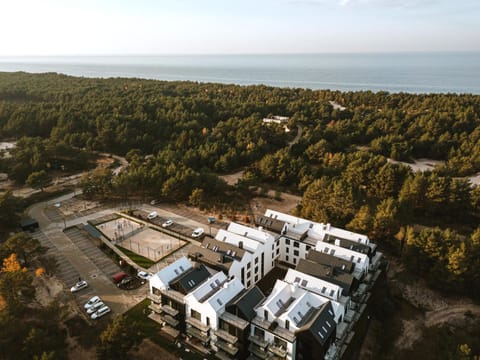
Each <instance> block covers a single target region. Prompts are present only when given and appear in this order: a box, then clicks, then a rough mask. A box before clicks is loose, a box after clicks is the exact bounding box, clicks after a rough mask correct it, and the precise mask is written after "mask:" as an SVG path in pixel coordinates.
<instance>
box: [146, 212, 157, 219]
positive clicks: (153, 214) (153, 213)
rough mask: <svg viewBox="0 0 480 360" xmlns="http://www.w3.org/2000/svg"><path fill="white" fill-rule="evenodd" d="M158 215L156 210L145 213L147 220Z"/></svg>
mask: <svg viewBox="0 0 480 360" xmlns="http://www.w3.org/2000/svg"><path fill="white" fill-rule="evenodd" d="M157 216H158V213H157V212H156V211H152V212H151V213H150V214H148V215H147V219H148V220H153V219H155V218H156V217H157Z"/></svg>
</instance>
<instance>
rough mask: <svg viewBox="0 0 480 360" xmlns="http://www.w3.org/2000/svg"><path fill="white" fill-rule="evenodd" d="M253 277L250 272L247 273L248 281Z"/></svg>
mask: <svg viewBox="0 0 480 360" xmlns="http://www.w3.org/2000/svg"><path fill="white" fill-rule="evenodd" d="M251 276H252V273H251V272H250V271H249V272H247V279H250V277H251Z"/></svg>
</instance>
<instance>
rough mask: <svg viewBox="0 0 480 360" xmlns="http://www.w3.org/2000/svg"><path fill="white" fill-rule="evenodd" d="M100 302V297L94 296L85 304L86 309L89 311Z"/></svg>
mask: <svg viewBox="0 0 480 360" xmlns="http://www.w3.org/2000/svg"><path fill="white" fill-rule="evenodd" d="M98 302H100V297H99V296H94V297H92V298H91V299H90V300H88V301H87V303H86V304H85V309H89V308H91V307H92V306H93V305H95V304H96V303H98Z"/></svg>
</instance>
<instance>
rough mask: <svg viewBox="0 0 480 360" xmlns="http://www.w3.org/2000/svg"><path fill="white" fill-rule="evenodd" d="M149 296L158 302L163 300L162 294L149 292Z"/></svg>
mask: <svg viewBox="0 0 480 360" xmlns="http://www.w3.org/2000/svg"><path fill="white" fill-rule="evenodd" d="M148 298H149V299H150V300H152V301H154V302H156V303H161V302H162V296H161V295H157V294H153V293H148Z"/></svg>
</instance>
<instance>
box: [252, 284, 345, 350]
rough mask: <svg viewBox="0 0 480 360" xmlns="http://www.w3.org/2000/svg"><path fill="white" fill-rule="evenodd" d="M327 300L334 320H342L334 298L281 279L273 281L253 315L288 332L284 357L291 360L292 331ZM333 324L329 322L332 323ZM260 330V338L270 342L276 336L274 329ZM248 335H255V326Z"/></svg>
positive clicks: (293, 336) (343, 314)
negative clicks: (273, 283)
mask: <svg viewBox="0 0 480 360" xmlns="http://www.w3.org/2000/svg"><path fill="white" fill-rule="evenodd" d="M327 302H330V303H331V304H332V307H333V314H332V316H334V318H335V322H336V323H338V322H339V321H342V319H343V318H344V316H345V308H344V307H343V305H341V304H340V303H338V302H336V301H332V300H329V299H328V298H326V297H324V296H320V295H317V294H315V293H314V292H312V291H310V290H308V289H304V288H302V287H300V286H298V285H297V283H291V284H290V283H287V282H286V281H283V280H277V282H276V283H275V286H274V288H273V290H272V293H271V294H270V296H269V297H268V298H267V299H266V300H265V301H264V302H263V303H262V304H261V305H260V306H259V307H257V308H256V309H255V310H256V314H257V317H259V318H261V319H263V320H265V321H269V322H276V323H277V324H278V327H281V328H283V329H284V330H283V331H287V332H290V333H291V339H292V341H285V340H284V341H285V342H286V349H287V359H293V358H294V354H295V352H296V349H295V347H296V340H295V335H294V334H295V332H296V331H297V330H299V328H300V327H301V323H302V320H303V318H304V317H305V316H306V315H307V313H309V311H311V309H312V308H315V309H318V308H320V307H321V306H322V305H323V304H325V303H327ZM334 325H336V324H330V326H334ZM261 330H263V331H264V333H265V336H264V340H265V341H267V342H269V343H271V344H273V343H274V342H275V338H276V337H277V336H276V335H275V334H274V332H271V331H269V330H268V329H265V328H261ZM251 335H255V326H254V325H252V327H251Z"/></svg>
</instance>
